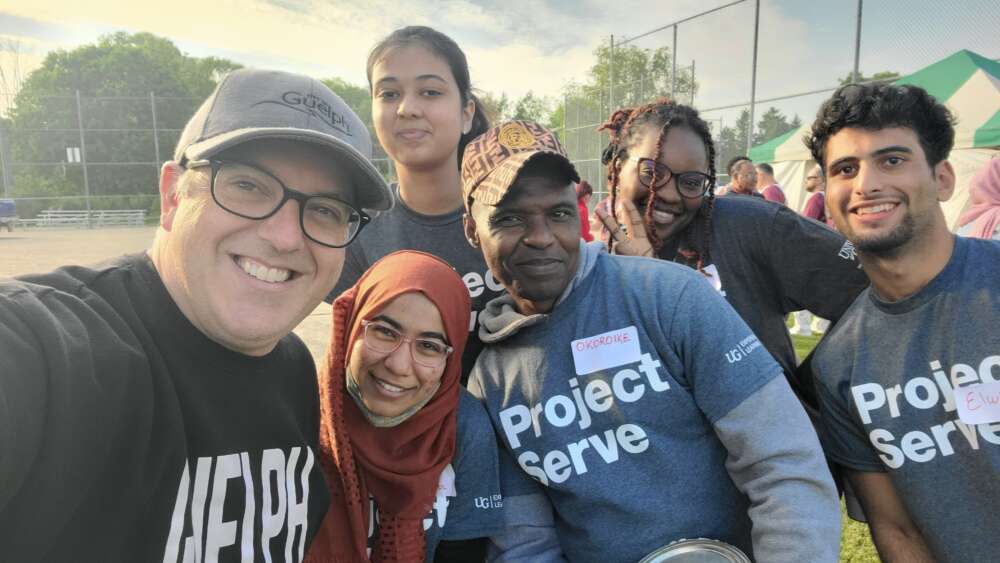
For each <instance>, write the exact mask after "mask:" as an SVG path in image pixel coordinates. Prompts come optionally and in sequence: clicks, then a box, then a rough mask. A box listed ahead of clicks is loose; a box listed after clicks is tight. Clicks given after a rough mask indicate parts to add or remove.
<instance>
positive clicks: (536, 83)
mask: <svg viewBox="0 0 1000 563" xmlns="http://www.w3.org/2000/svg"><path fill="white" fill-rule="evenodd" d="M730 1H731V0H714V1H705V0H653V1H638V0H615V1H613V2H608V1H606V0H582V1H576V2H574V1H569V0H504V1H502V2H500V1H498V0H448V1H432V0H414V1H407V0H240V1H235V0H231V1H215V0H199V1H193V0H173V1H171V2H169V3H168V2H155V1H142V2H136V1H134V0H129V1H115V0H86V1H75V2H70V1H67V0H62V1H54V0H30V1H26V0H0V40H2V41H4V42H10V41H14V42H16V43H17V44H18V45H19V47H20V50H21V54H20V63H21V66H22V72H27V71H29V70H30V69H31V68H33V67H35V66H37V65H38V64H39V63H40V62H41V60H42V59H43V58H44V56H45V54H46V53H47V52H49V51H51V50H53V49H72V48H74V47H76V46H79V45H81V44H85V43H92V42H94V41H95V40H96V39H97V38H98V37H99V36H100V35H102V34H105V33H110V32H113V31H118V30H125V31H130V32H135V31H149V32H152V33H155V34H157V35H160V36H163V37H167V38H169V39H171V40H172V41H174V42H175V43H176V44H177V45H178V46H179V47H180V48H181V50H183V51H185V52H186V53H188V54H190V55H194V56H208V55H213V56H219V57H226V58H230V59H233V60H235V61H237V62H239V63H241V64H244V65H250V66H259V67H271V68H280V69H285V70H293V71H298V72H302V73H306V74H310V75H313V76H316V77H319V78H324V77H331V76H339V77H341V78H344V79H346V80H348V81H350V82H353V83H356V84H358V85H364V84H365V75H364V61H365V58H366V56H367V53H368V51H369V49H370V48H371V46H372V45H373V44H374V43H375V42H376V41H378V40H379V39H380V38H381V37H383V36H385V35H386V34H387V33H389V32H390V31H392V30H393V29H395V28H397V27H400V26H404V25H409V24H424V25H430V26H432V27H435V28H437V29H439V30H441V31H443V32H445V33H447V34H448V35H450V36H451V37H452V38H454V39H455V40H456V41H457V42H458V43H459V45H461V46H462V47H463V49H464V50H465V52H466V53H467V55H468V58H469V61H470V64H471V67H472V77H473V82H474V85H475V86H477V87H479V88H481V89H483V90H486V91H489V92H492V93H495V94H500V93H506V94H507V95H508V96H510V97H514V98H516V97H518V96H521V95H523V94H524V93H525V92H527V91H529V90H533V91H534V92H535V93H537V94H541V95H545V96H550V97H553V98H555V97H558V96H560V93H561V91H562V88H563V86H564V85H565V84H567V83H568V82H570V81H571V80H576V81H578V82H580V81H583V80H584V79H585V77H586V72H587V69H588V68H589V67H590V66H591V64H593V51H594V48H595V47H596V46H597V45H599V44H600V43H602V42H607V41H608V37H609V35H611V34H614V35H615V38H616V41H621V40H622V39H625V38H629V37H635V36H636V35H639V34H641V33H644V32H646V31H649V30H651V29H654V28H656V27H659V26H663V25H667V24H669V23H671V22H673V21H676V20H678V19H682V18H685V17H688V16H691V15H694V14H697V13H699V12H701V11H704V10H706V9H709V8H712V7H715V6H721V5H724V4H727V3H729V2H730ZM864 6H865V12H864V18H863V26H862V56H861V69H862V71H863V72H865V73H869V74H870V73H874V72H877V71H881V70H895V71H899V72H902V73H904V74H905V73H908V72H912V71H914V70H917V69H919V68H921V67H923V66H925V65H927V64H929V63H932V62H934V61H936V60H938V59H940V58H943V57H945V56H947V55H949V54H951V53H953V52H955V51H957V50H959V49H962V48H967V49H971V50H973V51H976V52H979V53H980V54H982V55H985V56H988V57H991V58H996V57H1000V33H998V31H997V30H998V29H1000V7H998V6H1000V4H998V3H997V2H996V1H995V0H869V1H868V2H865V4H864ZM856 10H857V0H825V1H822V2H812V1H805V0H800V1H796V0H762V1H761V8H760V46H759V50H758V78H757V80H758V82H757V98H758V99H766V98H769V97H775V96H781V95H786V94H792V93H796V92H803V91H809V90H815V89H819V88H823V87H827V86H833V85H835V84H836V81H837V78H838V77H840V76H844V75H846V74H847V73H848V72H850V70H851V66H852V64H853V45H854V29H855V23H856V19H857V13H856ZM753 15H754V1H753V0H747V1H745V2H743V3H741V4H737V5H735V6H733V7H731V8H727V9H724V10H721V11H719V12H717V13H715V14H712V15H710V16H707V17H704V18H700V19H698V20H695V21H693V22H689V23H685V24H682V25H681V26H680V27H679V31H678V58H679V59H680V63H679V64H682V65H690V64H691V62H692V61H694V62H695V69H696V75H697V80H698V82H699V84H700V90H699V93H698V99H697V100H696V103H697V105H698V106H700V107H701V108H703V109H704V108H713V107H718V106H723V105H728V104H735V103H740V102H744V101H746V100H747V99H749V96H750V77H751V72H750V69H751V64H752V56H753V52H752V38H753ZM671 41H672V34H671V32H670V30H666V31H663V32H659V33H656V34H654V35H652V36H649V37H646V38H643V39H640V40H637V41H635V44H637V45H639V46H641V47H647V48H655V47H658V46H662V45H668V46H669V45H670V44H671ZM9 64H10V54H9V53H7V54H4V53H0V65H8V66H9ZM823 97H825V95H819V96H812V97H806V98H801V99H798V100H795V101H790V102H775V103H773V104H772V103H768V104H766V105H778V106H779V107H781V108H782V109H784V110H786V111H787V113H789V114H792V113H799V114H802V115H803V117H806V118H808V117H810V116H811V114H812V113H813V112H814V111H815V107H816V106H817V105H818V103H819V101H821V100H822V99H823ZM713 115H714V116H728V115H730V114H727V112H722V111H719V112H714V113H713V112H710V115H709V116H713ZM729 118H730V117H727V119H729Z"/></svg>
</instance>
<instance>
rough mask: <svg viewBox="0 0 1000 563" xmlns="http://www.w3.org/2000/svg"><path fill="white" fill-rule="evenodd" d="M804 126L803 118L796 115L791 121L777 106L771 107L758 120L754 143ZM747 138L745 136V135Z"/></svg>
mask: <svg viewBox="0 0 1000 563" xmlns="http://www.w3.org/2000/svg"><path fill="white" fill-rule="evenodd" d="M801 126H802V120H801V119H799V116H798V115H796V116H795V117H794V118H793V119H792V120H791V121H789V120H788V118H787V117H786V116H785V114H784V113H782V112H781V110H779V109H778V108H776V107H773V106H772V107H770V108H768V109H767V111H765V112H764V114H763V115H761V116H760V121H758V122H757V129H756V131H754V134H753V144H754V145H759V144H760V143H764V142H767V141H770V140H771V139H773V138H775V137H777V136H779V135H784V134H785V133H787V132H789V131H791V130H793V129H798V128H799V127H801ZM744 138H745V137H744Z"/></svg>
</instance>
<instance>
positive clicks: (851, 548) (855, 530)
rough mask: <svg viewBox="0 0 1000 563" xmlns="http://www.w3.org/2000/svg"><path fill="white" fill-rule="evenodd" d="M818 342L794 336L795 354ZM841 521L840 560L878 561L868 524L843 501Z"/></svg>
mask: <svg viewBox="0 0 1000 563" xmlns="http://www.w3.org/2000/svg"><path fill="white" fill-rule="evenodd" d="M817 342H819V335H815V334H814V335H813V336H793V337H792V343H793V344H795V355H796V356H798V358H799V359H800V360H801V359H802V358H805V357H806V356H807V355H809V352H811V351H812V349H813V348H815V347H816V343H817ZM840 522H841V526H842V528H843V529H842V532H841V535H840V560H841V561H842V562H845V563H877V562H878V561H879V558H878V553H876V552H875V546H874V545H872V539H871V535H869V533H868V525H867V524H863V523H861V522H855V521H854V520H851V519H850V518H848V517H847V512H846V511H845V510H844V503H843V501H841V503H840Z"/></svg>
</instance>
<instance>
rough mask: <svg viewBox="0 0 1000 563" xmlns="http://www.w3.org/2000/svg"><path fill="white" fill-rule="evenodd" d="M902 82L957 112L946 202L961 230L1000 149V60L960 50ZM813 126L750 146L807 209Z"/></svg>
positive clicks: (792, 199)
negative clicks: (971, 189) (951, 191)
mask: <svg viewBox="0 0 1000 563" xmlns="http://www.w3.org/2000/svg"><path fill="white" fill-rule="evenodd" d="M895 83H896V84H914V85H917V86H920V87H922V88H924V89H925V90H927V91H928V92H929V93H930V94H931V95H933V96H934V97H935V98H937V99H938V100H944V103H945V105H946V106H948V108H949V109H950V110H951V111H952V112H953V114H954V115H955V117H956V119H957V120H958V123H957V125H956V127H955V146H954V148H953V150H952V152H951V155H950V156H949V158H948V160H949V161H950V162H951V164H952V166H954V168H955V173H956V177H957V182H956V189H955V195H954V196H953V197H952V198H951V200H950V201H948V202H946V203H945V204H944V205H943V209H944V214H945V219H946V220H947V221H948V226H949V227H950V228H951V229H952V230H955V229H957V223H958V218H959V216H960V215H961V213H962V211H964V210H965V208H966V207H967V205H968V202H969V195H968V185H969V181H970V180H971V179H972V176H973V175H974V174H975V173H976V171H977V170H979V169H980V168H982V167H983V166H985V164H986V162H987V161H989V159H990V158H992V157H993V156H995V155H998V154H1000V63H997V62H996V61H992V60H990V59H987V58H985V57H982V56H980V55H977V54H975V53H972V52H970V51H959V52H958V53H955V54H954V55H951V56H950V57H948V58H946V59H943V60H941V61H938V62H936V63H934V64H932V65H930V66H928V67H926V68H924V69H922V70H919V71H917V72H915V73H913V74H910V75H908V76H905V77H903V78H900V79H899V80H897V81H896V82H895ZM809 128H810V125H803V126H802V127H800V128H799V129H796V130H794V131H790V132H788V133H785V134H784V135H781V136H779V137H776V138H774V139H771V140H770V141H768V142H766V143H763V144H760V145H757V146H756V147H754V148H753V149H751V150H750V158H752V159H753V161H754V162H769V163H771V165H772V166H774V176H775V179H776V180H777V182H778V183H779V184H781V186H782V188H783V189H784V191H785V197H786V198H787V200H788V201H787V203H788V206H789V207H791V208H792V209H795V210H797V211H801V210H802V208H803V207H804V206H805V202H806V199H807V198H808V195H809V194H807V193H806V192H805V190H804V189H803V187H802V184H803V182H804V181H805V176H806V173H807V172H808V171H809V168H811V167H812V166H813V164H814V162H813V160H812V155H811V154H810V153H809V150H808V149H807V148H806V146H805V143H804V142H803V139H805V137H806V136H807V135H808V134H809Z"/></svg>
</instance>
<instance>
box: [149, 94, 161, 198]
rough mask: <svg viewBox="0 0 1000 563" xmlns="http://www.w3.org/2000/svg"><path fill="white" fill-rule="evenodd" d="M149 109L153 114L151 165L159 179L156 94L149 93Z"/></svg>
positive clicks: (158, 135) (158, 134)
mask: <svg viewBox="0 0 1000 563" xmlns="http://www.w3.org/2000/svg"><path fill="white" fill-rule="evenodd" d="M149 110H150V113H151V114H152V116H153V167H154V168H156V179H157V181H159V179H160V132H159V130H158V129H157V127H156V94H155V93H153V92H150V93H149Z"/></svg>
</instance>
